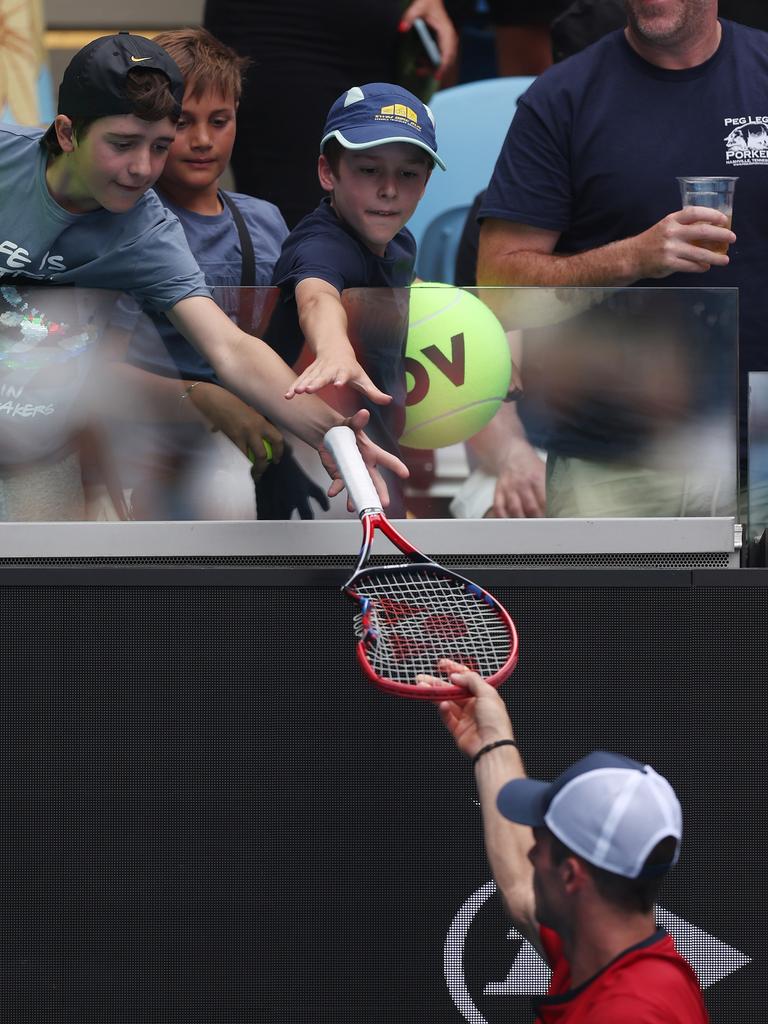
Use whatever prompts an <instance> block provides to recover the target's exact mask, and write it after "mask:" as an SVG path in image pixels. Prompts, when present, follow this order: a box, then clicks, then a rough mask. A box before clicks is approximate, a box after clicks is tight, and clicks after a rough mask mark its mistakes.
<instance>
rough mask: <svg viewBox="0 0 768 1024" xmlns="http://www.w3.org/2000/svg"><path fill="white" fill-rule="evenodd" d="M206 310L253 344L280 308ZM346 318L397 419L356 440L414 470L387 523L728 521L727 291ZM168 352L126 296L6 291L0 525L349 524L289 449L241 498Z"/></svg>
mask: <svg viewBox="0 0 768 1024" xmlns="http://www.w3.org/2000/svg"><path fill="white" fill-rule="evenodd" d="M214 297H215V298H216V301H217V302H219V304H220V305H221V306H222V307H223V308H224V309H225V310H226V312H227V313H228V315H230V316H231V317H232V318H233V319H236V320H237V321H238V322H239V323H240V324H241V326H243V327H244V328H245V329H246V330H248V331H249V332H250V333H252V334H256V335H258V336H266V337H267V339H269V337H270V331H273V332H274V331H275V330H276V328H277V325H279V322H280V321H279V316H278V315H277V312H278V307H277V306H276V301H277V297H278V292H277V290H276V289H268V288H265V289H240V288H226V289H217V291H216V294H215V296H214ZM343 301H344V306H345V310H346V313H347V317H348V329H349V334H350V338H351V340H352V341H353V343H354V345H355V349H356V354H357V358H358V359H359V361H360V362H361V364H362V365H363V366H364V367H365V369H366V371H367V372H368V373H369V375H370V376H372V377H375V378H376V379H377V380H379V381H380V382H381V383H382V384H383V385H384V386H385V389H386V390H387V391H388V392H389V393H390V394H391V395H392V396H393V399H394V400H393V402H392V403H391V405H388V406H375V405H368V408H369V411H370V413H371V425H370V433H371V435H372V436H373V437H374V438H375V439H376V440H377V441H378V443H380V444H383V445H384V446H385V447H387V448H388V449H390V450H392V451H399V452H400V454H401V457H402V458H403V459H404V460H405V461H406V462H407V463H408V465H409V468H410V470H411V478H410V480H409V481H408V483H407V484H406V485H405V486H401V485H399V484H398V483H397V482H396V481H394V480H390V481H389V483H390V487H391V492H392V498H393V503H392V505H391V507H390V512H391V514H392V515H394V516H398V515H406V514H407V515H411V516H417V517H432V518H443V517H446V518H447V517H456V518H482V517H484V516H489V515H493V514H494V502H496V504H497V506H498V508H497V511H500V512H502V514H504V515H507V516H517V515H526V516H533V515H548V516H555V517H568V516H577V517H590V518H592V517H604V516H611V517H616V516H618V517H634V516H651V517H658V516H692V515H696V516H712V515H731V514H735V509H736V495H737V442H736V425H737V418H736V399H737V364H736V334H737V330H736V324H737V309H736V292H735V290H733V289H712V290H708V289H701V288H696V289H671V288H659V289H640V288H628V289H576V288H573V289H565V288H557V289H544V288H485V289H472V290H471V293H469V292H467V291H462V290H460V289H455V288H452V287H450V286H431V285H421V286H419V291H418V292H416V291H415V290H414V289H402V290H397V291H393V290H389V289H354V290H350V291H348V292H346V293H345V294H344V296H343ZM173 346H174V341H173V340H172V338H171V334H170V331H169V329H166V325H165V320H164V319H163V318H162V317H159V318H154V319H153V318H150V317H148V316H146V315H145V314H143V313H142V312H141V311H140V310H139V309H138V308H137V307H136V306H135V305H133V304H132V301H131V300H130V299H128V298H127V297H126V296H124V295H120V294H118V293H110V292H105V291H89V290H82V289H77V288H44V287H36V288H25V287H15V286H9V287H6V286H3V287H2V289H0V451H1V452H2V457H1V458H0V519H4V520H6V521H13V520H15V521H32V520H49V521H72V520H78V519H82V520H88V519H105V518H106V519H122V518H126V517H128V516H132V517H135V518H143V519H157V520H176V519H253V518H254V517H255V516H256V515H257V507H256V506H257V504H258V514H259V516H260V518H289V517H292V518H299V517H300V516H302V517H304V516H313V517H317V518H346V517H347V516H348V515H349V513H348V512H347V510H346V502H345V499H344V497H343V496H340V497H337V498H336V499H333V500H332V501H331V503H330V507H329V508H327V509H326V508H324V504H327V502H325V499H324V493H325V491H326V490H327V487H328V479H327V476H326V474H325V472H324V470H323V469H322V468H321V466H320V463H319V461H318V459H317V455H316V453H315V452H314V451H313V450H311V449H310V448H309V447H308V446H306V445H305V444H303V443H302V442H301V441H299V440H298V439H297V438H295V437H293V436H291V435H286V441H287V443H288V444H289V445H290V447H291V449H292V453H293V454H292V458H291V459H286V460H285V461H284V464H283V465H282V466H281V467H279V468H275V467H272V468H270V469H267V471H266V473H265V476H264V478H263V479H266V480H269V481H271V483H270V485H269V487H268V488H263V489H262V492H261V495H260V493H259V490H258V488H257V489H256V491H255V490H254V480H253V478H252V472H251V470H252V464H251V461H249V459H248V458H247V457H246V454H244V453H243V452H242V451H241V450H240V449H239V448H238V446H237V445H236V444H233V442H232V441H230V440H229V437H228V436H227V431H226V430H223V429H221V426H220V424H221V422H222V416H224V415H225V414H226V409H227V407H228V406H227V403H228V402H229V401H232V402H233V403H234V402H238V403H239V400H237V399H235V398H234V397H233V396H230V394H229V392H225V391H224V389H221V388H219V389H218V391H216V390H215V389H213V388H211V387H209V388H207V389H204V388H203V386H202V384H201V385H199V386H198V385H195V387H194V388H192V389H191V390H190V383H191V380H190V375H189V373H188V372H183V373H180V372H179V368H178V367H179V362H178V354H177V353H175V352H174V347H173ZM307 358H308V357H307V354H306V353H304V352H302V353H299V355H298V358H297V362H296V364H295V368H297V369H298V368H301V367H302V366H303V365H305V364H306V361H307ZM182 378H184V379H182ZM200 379H201V380H205V379H206V378H204V377H203V375H202V371H201V374H200ZM192 383H194V381H192ZM321 397H322V398H323V399H325V400H326V401H327V402H329V403H330V404H332V405H333V406H334V407H336V408H337V409H339V410H340V411H341V412H342V413H344V414H348V413H351V412H353V411H355V410H356V409H358V408H360V407H361V406H363V405H364V404H365V402H364V401H363V399H362V398H361V396H360V394H359V393H358V392H356V391H351V390H349V389H346V388H338V387H329V388H326V389H325V390H324V391H323V392H322V393H321ZM212 404H213V405H215V407H216V409H215V414H214V412H213V411H212ZM239 404H240V405H241V404H242V403H239ZM230 433H231V432H230ZM753 447H754V445H753ZM252 454H253V453H252ZM261 458H262V461H263V460H264V455H263V454H262V455H261ZM761 465H762V464H761V463H760V461H759V458H758V457H755V459H754V465H753V476H752V482H753V484H754V483H755V481H756V480H757V476H756V474H758V473H763V470H761V469H760V466H761ZM262 468H264V467H263V466H262ZM269 474H271V475H269ZM762 478H763V479H766V480H768V467H767V468H766V470H765V473H764V476H763V477H762ZM752 491H753V492H755V488H754V486H753V488H752ZM766 492H768V486H766ZM755 493H756V492H755ZM499 495H501V496H502V497H501V499H500V498H499Z"/></svg>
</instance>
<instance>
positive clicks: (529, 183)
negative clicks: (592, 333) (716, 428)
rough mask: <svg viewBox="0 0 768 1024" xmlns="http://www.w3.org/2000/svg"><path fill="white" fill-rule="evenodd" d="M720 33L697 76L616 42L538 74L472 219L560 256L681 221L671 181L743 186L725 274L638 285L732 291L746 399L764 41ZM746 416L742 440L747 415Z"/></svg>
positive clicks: (767, 359)
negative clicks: (531, 233)
mask: <svg viewBox="0 0 768 1024" xmlns="http://www.w3.org/2000/svg"><path fill="white" fill-rule="evenodd" d="M721 25H722V29H723V32H722V40H721V43H720V46H719V47H718V50H717V52H716V53H715V54H714V55H713V56H712V57H711V58H710V59H709V60H707V61H705V62H704V63H703V64H701V65H699V66H697V67H694V68H687V69H684V70H680V71H670V70H666V69H663V68H658V67H656V66H655V65H653V64H649V63H648V62H647V61H645V60H643V59H642V58H641V57H640V56H639V55H638V54H637V53H635V51H634V50H633V49H632V48H631V47H630V46H629V44H628V43H627V41H626V39H625V37H624V33H623V31H618V32H612V33H610V34H609V35H607V36H605V37H604V38H603V39H601V40H599V41H598V42H597V43H595V44H594V45H592V46H590V47H588V48H587V49H586V50H583V51H582V52H581V53H579V54H577V55H576V56H574V57H571V58H569V59H568V60H565V61H563V62H562V63H561V64H557V65H555V66H554V67H552V68H550V69H549V70H548V71H546V72H545V73H544V74H543V75H541V76H540V77H539V78H538V79H537V80H536V81H535V82H534V83H533V85H532V86H531V87H530V89H528V91H527V92H526V93H525V95H524V96H522V97H521V99H520V101H519V103H518V107H517V112H516V114H515V117H514V119H513V121H512V124H511V126H510V129H509V132H508V134H507V138H506V140H505V142H504V146H503V148H502V151H501V154H500V156H499V159H498V162H497V164H496V168H495V170H494V174H493V178H492V180H491V183H490V186H489V188H488V192H487V194H486V197H485V201H484V203H483V205H482V207H481V209H480V212H479V216H480V217H481V218H485V217H492V218H499V219H503V220H510V221H515V222H518V223H522V224H530V225H533V226H536V227H541V228H546V229H548V230H551V231H559V232H561V235H560V238H559V240H558V243H557V246H556V249H555V251H556V252H559V253H576V252H583V251H586V250H590V249H594V248H596V247H598V246H602V245H606V244H607V243H609V242H612V241H616V240H617V239H622V238H627V237H630V236H632V235H637V234H640V233H641V232H643V231H645V230H647V229H648V228H650V227H651V226H653V225H654V224H656V223H657V222H658V221H659V220H661V219H662V218H663V217H665V216H666V215H667V214H669V213H670V212H672V211H673V210H677V209H679V208H680V192H679V188H678V184H677V181H676V180H675V179H676V177H677V176H682V175H738V178H739V180H738V182H737V184H736V193H735V201H734V217H733V229H734V231H735V233H736V235H737V236H738V240H737V242H736V243H735V245H733V246H731V248H730V251H729V255H730V263H729V265H728V266H727V267H714V268H712V269H711V270H709V271H707V272H706V273H705V274H685V273H680V274H672V275H670V276H669V277H666V278H662V279H659V280H656V279H654V280H644V281H641V282H638V283H639V284H641V285H644V286H652V287H656V288H659V287H676V288H697V287H701V288H733V287H737V288H738V289H739V315H740V342H739V361H740V368H741V371H742V389H741V390H742V395H743V394H744V383H745V377H744V373H745V371H748V370H765V369H768V344H766V341H765V338H764V318H765V312H766V303H765V298H764V295H765V282H766V281H767V280H768V202H766V195H768V34H766V33H764V32H760V31H758V30H756V29H751V28H746V27H744V26H742V25H737V24H734V23H732V22H728V21H721ZM741 414H742V438H743V439H744V438H745V436H746V434H745V425H746V420H745V416H746V410H745V408H744V403H743V402H742V403H741ZM574 429H578V427H577V425H576V424H574Z"/></svg>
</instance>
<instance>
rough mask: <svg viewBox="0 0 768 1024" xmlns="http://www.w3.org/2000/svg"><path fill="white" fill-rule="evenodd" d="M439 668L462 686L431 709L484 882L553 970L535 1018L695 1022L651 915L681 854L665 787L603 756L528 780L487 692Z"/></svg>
mask: <svg viewBox="0 0 768 1024" xmlns="http://www.w3.org/2000/svg"><path fill="white" fill-rule="evenodd" d="M441 668H442V669H443V670H446V671H448V673H449V679H450V682H451V683H454V684H456V685H458V686H463V687H465V688H466V689H467V690H468V691H469V693H470V694H471V699H469V700H466V701H462V702H454V701H445V702H443V703H442V704H441V705H440V715H441V717H442V719H443V722H444V723H445V725H446V727H447V728H448V730H449V731H450V732H451V734H452V735H453V737H454V740H455V741H456V745H457V746H458V748H459V749H460V750H461V751H462V752H463V753H464V754H466V755H467V756H468V757H471V758H472V763H473V766H474V769H475V778H476V781H477V786H478V790H479V793H480V804H481V807H482V812H483V827H484V831H485V843H486V848H487V852H488V859H489V861H490V864H491V868H492V870H493V875H494V878H495V879H496V885H497V887H498V889H499V892H500V893H501V894H502V897H503V899H504V902H505V904H506V906H507V909H508V911H509V913H510V915H511V917H512V919H513V921H514V923H515V926H516V927H517V928H518V929H519V930H520V932H521V933H522V934H523V935H524V936H525V938H527V939H528V941H529V942H531V943H532V944H533V945H534V946H535V947H536V948H537V949H538V950H539V952H540V953H541V954H542V956H544V957H545V958H546V960H547V961H548V963H549V964H550V966H551V968H552V980H551V982H550V986H549V992H548V994H547V995H546V996H545V997H544V998H542V999H538V1000H536V1001H535V1008H536V1011H537V1013H538V1017H537V1021H538V1022H539V1024H619V1022H620V1024H706V1022H707V1021H708V1019H709V1018H708V1015H707V1011H706V1009H705V1006H704V1001H703V999H702V996H701V990H700V988H699V983H698V980H697V978H696V975H695V973H694V972H693V969H692V968H691V967H690V966H689V964H688V963H687V962H686V961H685V960H684V959H683V958H682V957H681V956H680V954H679V953H678V952H677V950H676V949H675V945H674V942H673V941H672V938H671V937H670V936H669V935H667V934H666V933H665V932H664V931H663V930H662V929H660V928H657V927H656V921H655V916H654V899H655V897H656V894H657V892H658V890H659V888H660V885H661V882H662V880H663V877H664V875H665V874H666V872H667V871H668V870H669V869H670V868H671V867H672V866H673V865H674V864H675V863H676V862H677V859H678V857H679V854H680V840H681V836H682V812H681V809H680V804H679V802H678V799H677V797H676V795H675V793H674V790H673V789H672V787H671V786H670V784H669V783H668V782H667V780H666V779H664V778H662V777H661V776H660V775H657V774H656V772H654V770H653V769H652V768H651V767H650V766H649V765H642V764H640V763H639V762H637V761H632V760H631V759H630V758H627V757H623V756H622V755H620V754H610V753H607V752H605V751H594V752H593V753H591V754H588V755H587V756H586V757H583V758H582V759H581V760H580V761H577V762H576V763H575V764H574V765H572V766H571V767H570V768H569V769H567V771H565V772H563V774H562V775H560V776H559V777H558V778H557V779H555V781H554V782H552V783H548V782H538V781H536V780H533V779H528V778H526V775H525V769H524V768H523V762H522V760H521V758H520V753H519V751H518V749H517V745H516V743H515V740H514V734H513V730H512V723H511V722H510V720H509V715H508V714H507V709H506V707H505V705H504V702H503V701H502V699H501V697H500V696H499V694H498V692H497V691H496V690H495V689H494V688H493V687H492V686H489V685H488V684H487V683H485V682H484V681H483V680H482V679H481V678H480V676H478V675H477V674H476V673H474V672H470V671H468V670H467V669H466V668H464V666H462V665H459V664H457V663H456V662H451V661H445V662H443V663H442V664H441ZM424 678H425V679H427V678H429V677H424ZM429 681H430V682H433V683H434V682H436V681H437V680H435V679H431V678H429Z"/></svg>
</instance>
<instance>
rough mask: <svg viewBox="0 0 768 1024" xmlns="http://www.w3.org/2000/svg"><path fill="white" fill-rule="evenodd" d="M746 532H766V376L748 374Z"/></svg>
mask: <svg viewBox="0 0 768 1024" xmlns="http://www.w3.org/2000/svg"><path fill="white" fill-rule="evenodd" d="M748 420H749V488H748V502H747V506H748V512H749V516H748V531H749V536H750V537H759V536H760V534H761V533H762V532H763V531H764V530H765V529H768V373H758V372H753V373H750V374H749V402H748Z"/></svg>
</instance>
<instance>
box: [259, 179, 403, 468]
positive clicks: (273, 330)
mask: <svg viewBox="0 0 768 1024" xmlns="http://www.w3.org/2000/svg"><path fill="white" fill-rule="evenodd" d="M415 262H416V241H415V239H414V237H413V235H412V234H411V232H410V231H409V230H408V229H407V228H403V229H402V230H401V231H399V232H398V233H397V235H395V237H394V238H393V239H392V241H391V242H390V243H389V244H388V245H387V249H386V254H385V255H384V256H376V255H375V254H374V253H372V252H371V250H370V249H369V248H368V247H367V246H366V245H365V243H364V242H363V241H362V240H361V239H360V238H359V237H358V236H357V234H356V233H355V232H354V231H353V230H352V228H350V227H349V226H348V225H346V224H345V223H344V222H343V221H341V220H339V218H338V217H337V216H336V213H335V212H334V210H333V207H332V206H331V204H330V200H329V199H328V198H326V199H324V200H323V201H322V202H321V203H320V205H319V206H318V207H317V208H316V209H315V210H313V211H312V213H310V214H307V216H306V217H304V218H303V219H302V220H301V221H299V223H298V224H297V225H296V227H295V228H294V229H293V231H291V233H290V235H289V236H288V237H287V238H286V240H285V242H284V243H283V249H282V252H281V254H280V258H279V260H278V261H277V265H276V266H275V270H274V273H273V275H272V283H273V284H275V285H278V286H279V288H280V293H281V300H280V302H279V303H278V307H277V309H276V310H275V312H274V314H273V315H272V319H271V321H270V324H269V328H268V330H267V332H266V340H267V341H268V342H269V344H270V345H271V346H272V347H273V348H274V349H275V351H277V352H279V353H280V355H281V356H282V357H283V359H284V360H285V361H286V362H287V363H288V364H289V365H292V364H293V363H295V362H296V360H297V359H298V357H299V354H300V352H301V349H302V346H303V344H304V338H303V336H302V333H301V329H300V327H299V316H298V309H297V306H296V298H295V291H296V285H297V284H298V283H299V282H300V281H304V280H306V279H307V278H310V277H316V278H319V279H320V280H322V281H327V282H328V284H330V285H333V287H334V288H336V289H337V290H338V291H339V293H340V294H341V293H342V292H344V291H347V290H348V289H350V288H388V289H397V288H407V287H409V286H410V284H411V282H412V280H413V268H414V264H415ZM384 306H386V307H387V310H388V311H394V312H395V316H394V317H391V316H387V317H384V316H379V315H377V314H376V313H375V312H369V313H368V314H367V315H363V316H360V317H355V316H351V317H350V341H352V343H353V345H354V346H355V349H356V356H357V359H358V361H359V362H360V365H361V366H363V368H364V369H365V371H366V373H367V374H368V375H369V377H370V378H371V380H372V381H373V382H374V383H375V384H376V386H377V387H379V388H381V389H382V391H386V392H387V393H388V394H390V395H392V396H393V398H394V402H393V403H392V404H391V405H389V406H376V405H373V404H372V403H368V402H366V401H365V400H364V399H362V400H361V402H360V403H359V404H360V405H363V406H364V407H365V408H367V409H368V410H369V411H370V413H371V424H370V429H369V433H370V434H371V436H372V437H373V438H374V439H375V440H376V441H377V442H378V443H379V444H381V445H383V446H384V447H386V448H387V449H388V450H389V451H393V452H395V451H397V438H398V437H399V435H400V433H401V430H402V425H403V424H402V419H403V415H404V410H405V370H404V367H403V358H402V357H403V350H404V346H405V339H406V332H407V324H408V309H407V302H403V303H400V304H398V303H397V298H396V296H394V295H393V296H391V297H390V296H386V297H385V302H384V303H383V305H382V307H381V308H382V309H383V308H384ZM400 307H402V308H400Z"/></svg>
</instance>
